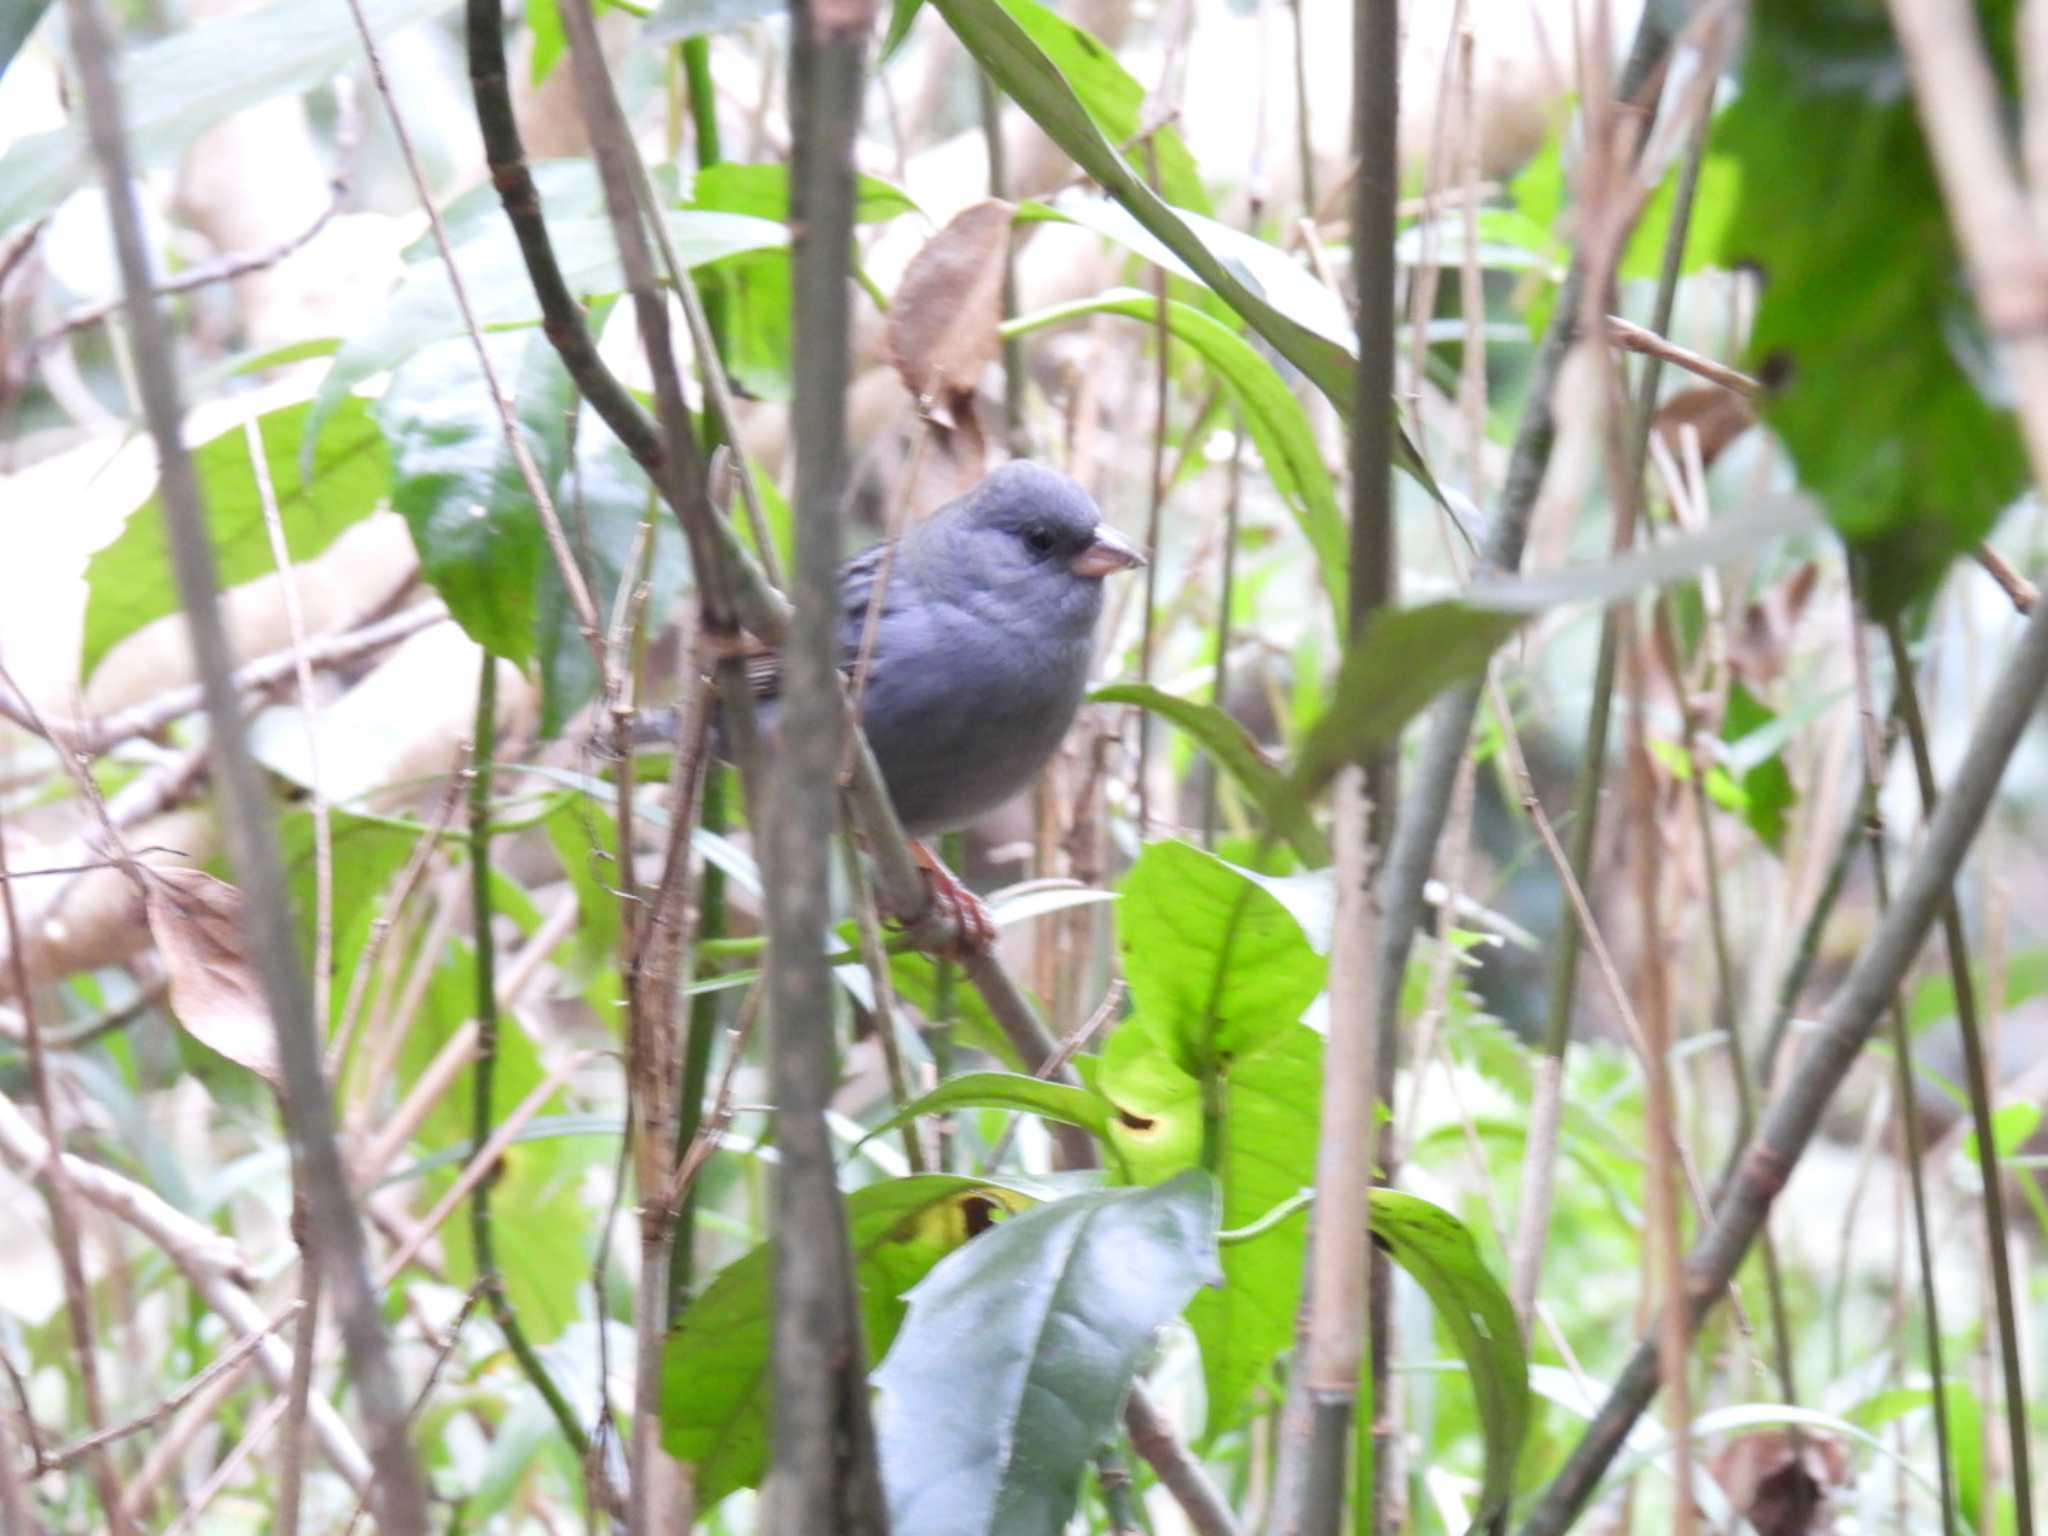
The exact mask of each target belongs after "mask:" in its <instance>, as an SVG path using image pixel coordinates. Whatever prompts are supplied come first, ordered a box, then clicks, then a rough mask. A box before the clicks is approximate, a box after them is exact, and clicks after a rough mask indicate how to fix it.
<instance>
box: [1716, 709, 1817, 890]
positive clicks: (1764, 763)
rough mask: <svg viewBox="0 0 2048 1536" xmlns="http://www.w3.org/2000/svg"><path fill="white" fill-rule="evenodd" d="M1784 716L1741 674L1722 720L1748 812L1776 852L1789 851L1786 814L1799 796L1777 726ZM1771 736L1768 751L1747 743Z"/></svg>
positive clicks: (1752, 825) (1751, 823) (1745, 812)
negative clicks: (1757, 751) (1749, 748)
mask: <svg viewBox="0 0 2048 1536" xmlns="http://www.w3.org/2000/svg"><path fill="white" fill-rule="evenodd" d="M1777 724H1778V717H1777V715H1776V714H1775V713H1773V711H1772V710H1771V708H1770V706H1769V705H1767V704H1765V703H1764V702H1763V700H1761V699H1759V698H1758V697H1757V696H1756V695H1755V694H1753V693H1751V692H1750V691H1749V689H1748V688H1747V687H1746V686H1745V685H1744V684H1743V682H1742V680H1741V679H1740V678H1737V679H1735V680H1734V681H1733V682H1731V683H1730V684H1729V687H1728V710H1727V713H1726V715H1725V716H1724V717H1723V718H1722V721H1721V740H1722V741H1723V742H1725V743H1727V745H1728V756H1729V758H1730V759H1731V761H1730V762H1729V763H1728V765H1727V766H1728V768H1729V771H1730V772H1731V774H1735V775H1737V778H1736V782H1737V783H1739V784H1740V785H1741V787H1742V806H1743V809H1742V815H1743V819H1744V820H1745V821H1747V822H1748V823H1749V828H1750V830H1751V831H1752V832H1754V833H1756V835H1757V836H1758V837H1759V838H1761V839H1762V840H1763V844H1764V846H1765V847H1766V848H1768V849H1770V850H1771V852H1773V853H1783V852H1784V851H1785V824H1786V822H1787V820H1788V817H1787V815H1786V813H1787V812H1788V811H1790V810H1791V808H1792V805H1793V802H1794V801H1796V800H1797V799H1798V798H1799V795H1798V791H1796V790H1795V789H1793V787H1792V774H1791V771H1790V770H1789V769H1788V768H1786V766H1785V752H1784V741H1783V738H1782V737H1780V736H1778V735H1777V733H1776V731H1775V729H1774V728H1775V727H1776V726H1777ZM1766 736H1768V738H1769V745H1768V750H1766V751H1765V752H1763V753H1762V754H1760V755H1757V756H1754V757H1752V756H1751V755H1750V754H1749V753H1747V752H1745V750H1744V748H1745V747H1746V746H1747V745H1748V743H1750V742H1752V741H1758V740H1760V739H1762V738H1765V737H1766Z"/></svg>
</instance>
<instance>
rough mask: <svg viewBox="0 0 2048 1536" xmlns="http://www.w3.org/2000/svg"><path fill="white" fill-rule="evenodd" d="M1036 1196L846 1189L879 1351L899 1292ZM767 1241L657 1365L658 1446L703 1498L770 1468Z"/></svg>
mask: <svg viewBox="0 0 2048 1536" xmlns="http://www.w3.org/2000/svg"><path fill="white" fill-rule="evenodd" d="M1031 1203H1032V1202H1031V1197H1030V1196H1028V1195H1023V1194H1019V1193H1018V1192H1017V1191H1015V1190H1012V1189H1006V1188H1004V1187H1003V1186H1001V1185H998V1184H991V1183H989V1182H987V1181H986V1180H982V1179H968V1178H961V1177H958V1176H956V1175H953V1174H919V1175H917V1176H915V1177H912V1178H907V1179H893V1180H891V1181H889V1182H888V1183H886V1184H870V1185H868V1186H867V1187H866V1188H865V1189H857V1190H854V1191H853V1192H852V1193H851V1194H849V1195H848V1196H847V1197H846V1223H847V1230H848V1235H849V1240H850V1242H851V1244H852V1248H853V1259H854V1276H855V1279H856V1282H857V1284H858V1286H859V1290H860V1310H861V1331H862V1335H863V1337H864V1338H865V1339H866V1340H867V1346H868V1354H869V1356H870V1358H879V1357H880V1356H881V1355H882V1353H883V1352H884V1351H886V1350H887V1349H888V1348H889V1345H890V1343H891V1342H892V1341H893V1340H894V1339H895V1337H896V1331H897V1328H898V1327H899V1326H900V1325H901V1323H902V1321H903V1314H904V1309H905V1302H904V1300H903V1297H904V1294H905V1293H906V1292H907V1291H909V1290H910V1289H911V1288H912V1287H913V1286H915V1285H916V1284H917V1283H918V1282H919V1281H920V1280H922V1279H923V1278H924V1277H925V1275H926V1274H927V1273H928V1272H929V1271H930V1270H931V1268H932V1266H933V1265H934V1264H936V1263H938V1262H939V1260H941V1259H942V1258H944V1257H945V1256H946V1255H947V1254H949V1253H951V1252H952V1251H953V1250H954V1249H956V1248H958V1247H959V1246H960V1245H961V1244H962V1243H965V1242H967V1240H968V1239H969V1238H971V1237H974V1236H975V1235H976V1234H977V1233H981V1232H983V1231H984V1229H985V1228H987V1227H988V1225H989V1223H990V1221H991V1220H992V1219H994V1218H995V1217H998V1216H1002V1215H1008V1214H1011V1213H1014V1212H1017V1211H1020V1210H1023V1209H1024V1208H1025V1207H1026V1206H1028V1205H1030V1204H1031ZM769 1268H770V1253H769V1249H768V1246H767V1245H766V1244H763V1245H762V1246H760V1247H758V1248H756V1249H754V1250H753V1251H752V1252H751V1253H749V1254H747V1255H746V1257H744V1258H742V1259H739V1260H737V1261H736V1262H734V1263H732V1264H729V1265H727V1266H726V1267H725V1268H724V1269H722V1270H720V1271H719V1272H718V1274H717V1275H716V1276H715V1277H714V1278H713V1279H712V1281H711V1283H710V1284H709V1285H708V1286H706V1287H705V1288H704V1290H703V1292H702V1293H701V1294H700V1295H699V1296H698V1297H697V1298H696V1299H695V1300H694V1301H692V1302H691V1303H690V1305H689V1306H688V1307H687V1308H686V1309H685V1310H684V1312H683V1315H682V1316H681V1317H680V1318H678V1319H677V1320H676V1324H675V1327H674V1329H673V1330H671V1332H670V1333H669V1336H668V1344H667V1348H666V1352H665V1353H664V1355H663V1357H662V1368H661V1435H662V1445H663V1446H664V1447H665V1448H666V1449H667V1451H668V1453H669V1454H670V1455H671V1456H674V1457H675V1458H676V1459H677V1460H679V1461H686V1462H689V1463H690V1464H691V1465H692V1466H694V1467H695V1468H696V1472H697V1499H698V1503H699V1506H700V1507H702V1508H705V1509H708V1508H710V1507H711V1505H713V1504H715V1503H717V1502H718V1501H719V1500H720V1499H722V1498H724V1497H725V1496H726V1495H727V1494H728V1493H731V1492H732V1491H733V1490H734V1489H735V1488H752V1487H755V1486H757V1485H758V1484H759V1483H760V1481H761V1476H762V1474H763V1473H765V1472H766V1471H767V1470H768V1424H769V1394H770V1391H771V1388H772V1385H773V1384H772V1382H771V1380H770V1377H769V1359H768V1346H769V1335H770V1332H771V1331H772V1329H773V1326H774V1318H775V1314H774V1299H773V1292H772V1287H771V1286H770V1283H769Z"/></svg>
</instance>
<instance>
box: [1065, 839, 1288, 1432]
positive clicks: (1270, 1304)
mask: <svg viewBox="0 0 2048 1536" xmlns="http://www.w3.org/2000/svg"><path fill="white" fill-rule="evenodd" d="M1123 891H1124V897H1123V900H1122V902H1121V903H1119V905H1118V908H1117V943H1118V947H1119V949H1120V950H1121V952H1122V954H1123V959H1124V973H1125V975H1126V976H1127V977H1128V978H1129V980H1130V984H1131V997H1132V1001H1133V1003H1134V1004H1135V1012H1134V1013H1133V1015H1132V1016H1131V1018H1129V1019H1127V1020H1126V1021H1125V1022H1124V1023H1123V1024H1122V1025H1120V1026H1119V1027H1118V1029H1117V1031H1116V1033H1115V1034H1113V1035H1111V1036H1110V1038H1109V1043H1108V1045H1107V1046H1106V1047H1105V1049H1104V1052H1103V1058H1102V1065H1101V1068H1100V1070H1099V1072H1098V1073H1097V1079H1096V1081H1097V1086H1098V1087H1099V1088H1100V1090H1101V1092H1102V1094H1103V1096H1104V1097H1105V1098H1107V1099H1108V1100H1109V1101H1110V1103H1111V1104H1113V1105H1114V1106H1115V1107H1116V1111H1117V1114H1116V1118H1115V1119H1114V1120H1112V1121H1111V1122H1110V1127H1109V1134H1110V1141H1111V1144H1112V1145H1113V1146H1114V1147H1116V1148H1117V1149H1118V1150H1119V1152H1121V1154H1122V1156H1123V1158H1124V1160H1125V1162H1126V1165H1127V1166H1128V1167H1129V1169H1130V1172H1131V1176H1132V1177H1133V1178H1134V1179H1136V1180H1137V1181H1138V1182H1139V1183H1153V1182H1156V1181H1157V1180H1160V1179H1164V1178H1168V1177H1171V1176H1172V1175H1174V1174H1176V1173H1178V1172H1179V1171H1180V1170H1182V1169H1184V1168H1188V1167H1192V1166H1195V1165H1197V1164H1204V1165H1206V1166H1207V1167H1208V1168H1209V1169H1210V1170H1211V1171H1212V1172H1214V1174H1215V1175H1216V1178H1217V1180H1218V1182H1219V1184H1220V1185H1221V1193H1222V1203H1223V1217H1222V1220H1223V1225H1225V1226H1226V1227H1244V1226H1249V1225H1251V1224H1252V1223H1253V1222H1256V1221H1258V1220H1259V1219H1260V1218H1261V1217H1263V1216H1265V1215H1267V1214H1268V1213H1269V1212H1271V1211H1272V1210H1273V1209H1274V1208H1275V1207H1276V1206H1278V1205H1280V1204H1281V1203H1282V1202H1283V1201H1286V1200H1288V1199H1290V1198H1292V1197H1293V1196H1294V1195H1295V1194H1296V1193H1297V1192H1298V1191H1299V1190H1301V1189H1302V1188H1303V1187H1304V1186H1305V1185H1307V1184H1310V1183H1312V1182H1313V1181H1314V1178H1315V1142H1316V1122H1317V1117H1318V1111H1319V1106H1320V1103H1321V1082H1322V1050H1323V1045H1322V1037H1321V1036H1319V1035H1318V1034H1316V1032H1315V1031H1314V1030H1313V1029H1310V1028H1309V1027H1308V1026H1307V1025H1305V1024H1303V1023H1301V1022H1300V1020H1301V1016H1302V1013H1303V1012H1304V1011H1305V1010H1306V1009H1307V1007H1308V1005H1309V1003H1310V1002H1311V1001H1312V1000H1313V999H1314V998H1315V996H1316V994H1317V993H1318V992H1320V991H1321V990H1322V987H1323V979H1324V976H1325V974H1326V971H1327V968H1328V967H1327V962H1326V961H1325V960H1324V958H1323V957H1322V956H1321V955H1320V954H1318V953H1317V952H1316V950H1315V948H1314V947H1313V945H1312V944H1311V943H1310V941H1309V937H1308V935H1307V933H1306V932H1305V931H1304V930H1303V928H1302V926H1301V923H1300V921H1299V918H1298V917H1297V915H1296V914H1295V912H1294V911H1292V910H1291V909H1290V908H1289V907H1288V906H1287V905H1286V904H1285V903H1284V902H1282V901H1281V899H1280V898H1279V896H1278V895H1276V894H1275V892H1274V890H1273V888H1272V886H1271V884H1270V883H1269V882H1266V881H1264V880H1261V879H1259V878H1257V877H1254V876H1253V875H1251V874H1250V873H1249V872H1247V871H1245V870H1241V869H1238V868H1236V867H1235V866H1233V865H1230V864H1226V863H1224V862H1223V861H1222V860H1221V859H1218V858H1215V857H1213V856H1212V855H1209V854H1206V853H1203V852H1202V851H1201V850H1199V849H1196V848H1193V847H1190V846H1189V845H1187V844H1185V843H1173V842H1160V843H1153V844H1151V845H1149V846H1148V847H1147V848H1146V849H1145V850H1144V852H1143V853H1142V854H1140V855H1139V858H1138V862H1137V864H1136V865H1135V866H1134V867H1133V868H1132V870H1131V873H1130V874H1129V876H1127V877H1126V879H1125V882H1124V887H1123ZM1205 1142H1206V1143H1207V1144H1208V1145H1207V1146H1206V1148H1205V1145H1204V1144H1205ZM1305 1230H1306V1221H1305V1219H1304V1218H1290V1219H1288V1220H1286V1221H1283V1222H1280V1223H1277V1224H1276V1225H1275V1226H1273V1227H1272V1228H1271V1229H1269V1230H1267V1231H1265V1232H1263V1233H1261V1234H1260V1235H1259V1236H1258V1237H1257V1238H1255V1239H1253V1240H1251V1241H1249V1242H1245V1243H1237V1244H1233V1245H1231V1246H1230V1247H1229V1248H1227V1249H1225V1250H1224V1252H1223V1277H1224V1280H1223V1287H1222V1289H1221V1290H1218V1291H1214V1292H1208V1291H1205V1292H1203V1293H1202V1294H1201V1295H1199V1296H1197V1297H1196V1298H1195V1299H1194V1301H1193V1302H1192V1303H1190V1305H1189V1307H1188V1313H1187V1317H1188V1325H1189V1327H1191V1328H1192V1329H1193V1330H1194V1333H1195V1337H1196V1339H1197V1341H1198V1342H1199V1343H1200V1344H1201V1347H1202V1373H1203V1379H1204V1381H1205V1383H1206V1385H1207V1388H1208V1400H1209V1423H1210V1426H1211V1427H1212V1429H1213V1428H1223V1427H1227V1426H1229V1425H1231V1424H1234V1423H1236V1422H1238V1421H1239V1420H1240V1419H1241V1418H1242V1417H1243V1416H1244V1412H1245V1410H1246V1407H1247V1399H1248V1396H1249V1394H1250V1392H1251V1389H1252V1388H1253V1386H1254V1385H1256V1384H1257V1382H1258V1381H1259V1379H1260V1378H1261V1376H1263V1375H1264V1373H1265V1372H1266V1370H1267V1368H1268V1367H1269V1366H1270V1365H1271V1364H1272V1362H1273V1360H1274V1358H1275V1357H1276V1356H1277V1355H1278V1354H1279V1353H1280V1352H1281V1351H1282V1350H1284V1349H1285V1348H1286V1347H1287V1345H1288V1341H1289V1340H1290V1339H1291V1337H1292V1334H1293V1326H1294V1309H1295V1306H1296V1304H1297V1302H1298V1301H1299V1300H1300V1296H1301V1255H1302V1237H1303V1233H1304V1231H1305Z"/></svg>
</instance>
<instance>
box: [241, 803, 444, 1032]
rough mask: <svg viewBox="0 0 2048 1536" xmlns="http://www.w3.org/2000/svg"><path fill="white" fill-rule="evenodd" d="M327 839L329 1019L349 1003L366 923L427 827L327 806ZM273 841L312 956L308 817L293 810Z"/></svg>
mask: <svg viewBox="0 0 2048 1536" xmlns="http://www.w3.org/2000/svg"><path fill="white" fill-rule="evenodd" d="M327 816H328V826H329V835H330V837H331V838H332V840H333V847H334V875H333V880H334V883H333V894H334V910H333V921H334V982H335V985H334V989H333V995H332V1000H331V1001H332V1009H333V1013H334V1018H333V1019H329V1020H326V1021H323V1022H324V1025H331V1024H333V1023H334V1022H335V1021H336V1020H338V1019H339V1018H340V1016H341V1011H342V1009H343V1007H344V1006H345V1005H346V1003H347V1001H348V982H349V978H350V977H351V976H353V975H354V974H355V967H356V959H357V957H358V956H359V955H360V954H361V953H362V950H363V946H364V945H365V944H366V943H367V942H368V941H369V935H370V928H371V925H372V924H373V923H374V922H375V921H376V919H377V918H378V916H380V915H381V914H382V912H383V906H384V903H383V896H384V893H385V891H386V889H387V888H388V887H389V886H390V884H391V882H392V880H393V879H394V878H395V877H396V876H397V874H398V872H399V870H401V869H403V868H404V867H405V863H406V860H408V859H410V858H411V857H412V854H413V850H414V849H415V848H417V847H418V846H419V840H420V839H421V838H423V837H425V836H426V835H427V829H426V828H425V827H423V826H417V825H413V824H409V823H404V822H396V821H386V820H384V819H382V818H380V817H374V816H353V815H350V814H349V813H348V812H346V811H343V810H339V809H336V808H333V807H330V808H329V809H328V812H327ZM277 830H278V842H279V844H280V845H281V846H280V852H281V854H282V856H283V859H284V870H285V877H286V879H287V880H289V881H290V882H291V892H292V913H293V915H294V916H295V917H297V918H298V920H299V940H300V943H301V945H302V946H303V948H304V951H305V953H306V954H307V955H308V956H311V955H312V953H313V938H314V935H313V923H314V919H315V917H316V916H317V914H318V911H319V904H318V902H317V901H316V900H315V891H314V885H313V880H314V866H315V860H314V857H313V817H312V813H311V812H309V811H305V810H299V809H293V810H290V811H287V812H285V814H284V815H283V816H282V817H280V818H279V820H278V829H277Z"/></svg>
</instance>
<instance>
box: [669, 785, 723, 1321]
mask: <svg viewBox="0 0 2048 1536" xmlns="http://www.w3.org/2000/svg"><path fill="white" fill-rule="evenodd" d="M725 786H726V770H725V769H723V768H721V767H719V766H718V765H717V764H716V763H713V764H710V765H708V766H707V767H706V769H705V773H704V812H703V818H702V824H703V827H704V830H705V831H707V832H714V833H716V832H723V831H724V830H725V828H726V809H725V800H726V795H725ZM698 914H699V915H698V918H697V952H698V953H699V954H700V955H701V954H703V952H704V946H705V944H706V943H707V942H714V941H717V940H719V939H722V938H724V937H725V871H724V870H722V869H720V868H719V867H718V866H717V865H716V864H713V863H711V862H710V861H709V860H706V861H705V864H704V885H703V890H702V893H701V895H700V896H699V899H698ZM717 1035H718V994H717V993H715V992H700V993H698V994H697V996H696V998H695V999H694V1000H693V1001H692V1002H691V1004H690V1032H689V1036H688V1038H687V1039H686V1040H685V1041H684V1042H683V1084H682V1093H681V1096H680V1097H679V1099H678V1101H677V1104H676V1157H677V1158H678V1159H679V1160H680V1159H681V1158H682V1156H683V1154H684V1153H685V1152H687V1151H688V1150H689V1148H690V1145H691V1143H692V1142H694V1141H695V1140H696V1139H697V1128H698V1126H700V1125H701V1124H702V1123H703V1120H704V1091H705V1088H706V1086H707V1085H708V1084H709V1082H710V1080H711V1045H712V1041H713V1040H715V1039H716V1038H717ZM696 1234H697V1184H696V1181H695V1180H694V1179H693V1180H691V1182H690V1187H689V1188H688V1189H687V1190H685V1191H684V1192H683V1201H682V1204H681V1206H679V1207H678V1208H677V1210H676V1232H675V1255H674V1257H673V1258H672V1259H670V1261H669V1265H670V1268H669V1283H668V1315H669V1317H670V1318H671V1319H673V1318H674V1317H675V1316H676V1314H677V1313H678V1312H680V1311H681V1310H682V1307H683V1304H684V1302H686V1301H688V1300H689V1296H690V1287H691V1285H692V1284H693V1283H694V1282H695V1279H696V1262H695V1261H696V1254H695V1248H696Z"/></svg>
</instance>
